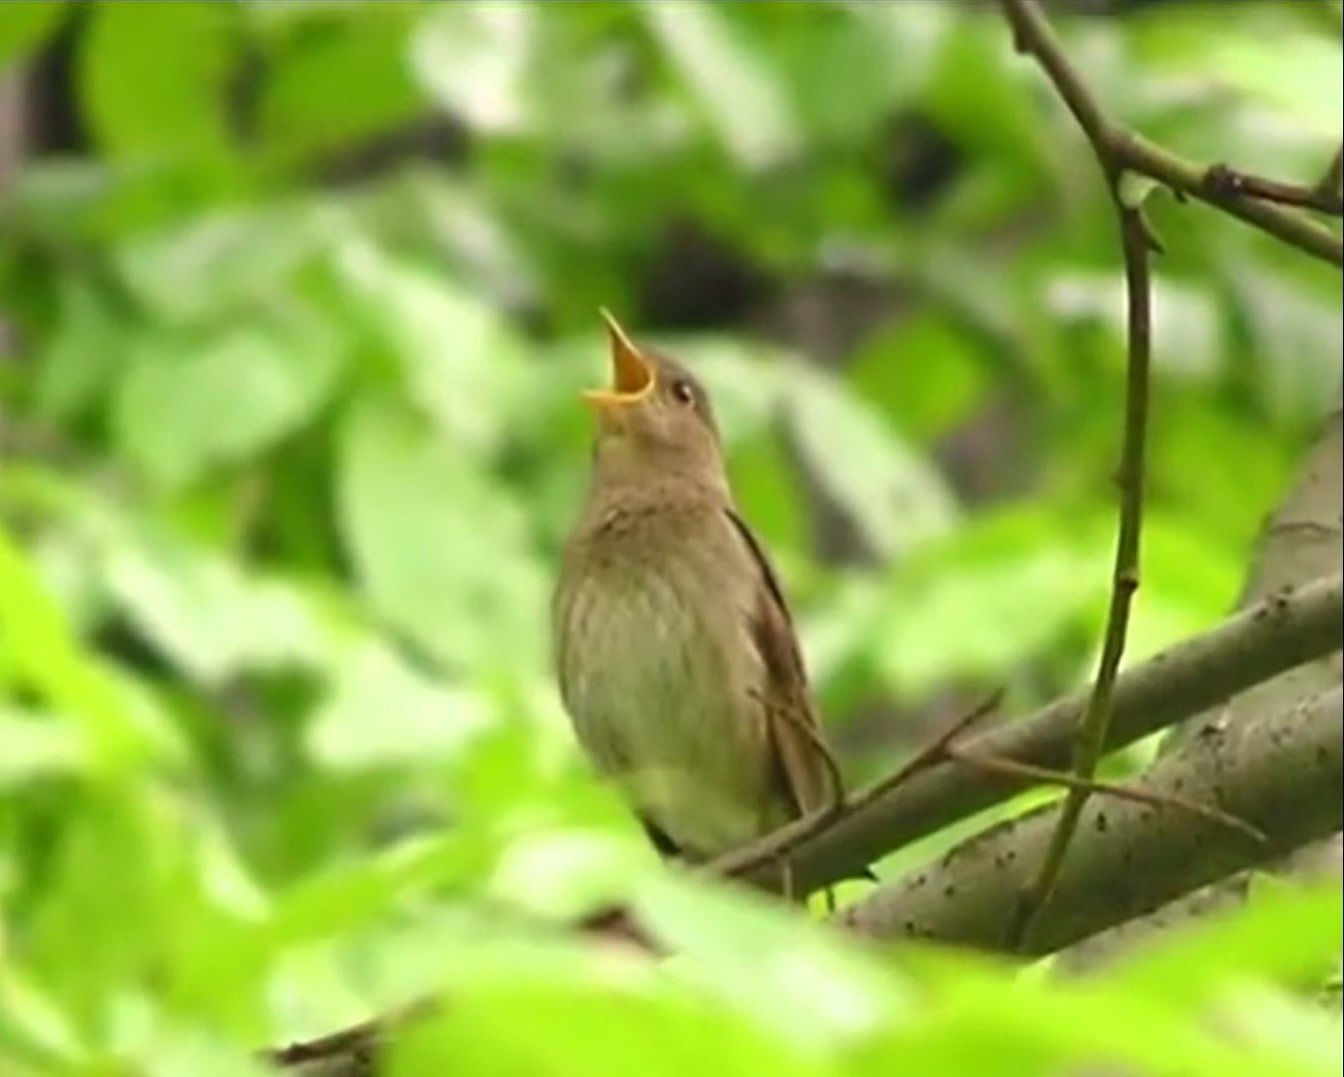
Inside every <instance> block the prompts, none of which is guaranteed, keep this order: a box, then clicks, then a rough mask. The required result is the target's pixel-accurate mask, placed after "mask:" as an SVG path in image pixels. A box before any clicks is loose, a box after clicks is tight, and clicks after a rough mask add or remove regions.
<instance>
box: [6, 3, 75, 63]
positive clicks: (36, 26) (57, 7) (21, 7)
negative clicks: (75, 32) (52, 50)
mask: <svg viewBox="0 0 1344 1077" xmlns="http://www.w3.org/2000/svg"><path fill="white" fill-rule="evenodd" d="M66 14H67V12H66V9H65V5H64V4H61V3H57V2H55V0H18V2H14V3H7V4H5V5H4V6H3V7H0V72H3V71H4V69H5V68H6V66H8V64H9V62H10V61H11V60H18V61H23V60H24V59H26V58H27V57H28V54H30V53H32V52H34V51H36V50H37V49H38V48H39V47H41V45H42V42H43V41H44V39H45V38H46V37H47V35H48V34H50V33H51V32H52V30H53V29H54V28H55V26H56V25H57V23H59V22H60V20H61V18H62V17H63V16H65V15H66Z"/></svg>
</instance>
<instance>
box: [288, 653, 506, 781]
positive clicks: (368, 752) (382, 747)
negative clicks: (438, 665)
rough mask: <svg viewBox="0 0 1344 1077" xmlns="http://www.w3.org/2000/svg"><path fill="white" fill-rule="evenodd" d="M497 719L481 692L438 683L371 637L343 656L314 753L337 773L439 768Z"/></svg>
mask: <svg viewBox="0 0 1344 1077" xmlns="http://www.w3.org/2000/svg"><path fill="white" fill-rule="evenodd" d="M493 718H494V714H493V711H492V708H491V706H490V704H489V701H488V700H487V699H486V698H485V697H484V696H483V695H482V694H481V693H479V692H475V691H472V690H471V689H468V688H464V687H449V686H446V685H442V684H436V683H435V682H433V681H431V680H430V679H429V678H427V677H425V676H423V675H421V674H419V673H417V672H416V671H415V670H414V669H412V668H411V667H410V666H409V665H408V664H407V663H406V662H405V661H403V660H402V659H401V658H400V657H399V656H398V655H397V654H396V652H395V651H393V650H392V649H391V648H389V647H387V646H386V645H383V644H380V643H377V642H375V641H372V640H369V641H366V642H363V643H360V644H357V645H355V646H353V647H352V648H350V650H349V653H346V654H343V655H341V656H340V657H339V658H338V660H337V667H336V674H335V677H334V678H333V683H332V685H331V689H330V694H329V695H328V697H327V698H326V699H325V700H324V702H323V703H322V704H321V705H320V706H319V707H318V710H317V713H316V714H314V716H313V718H312V721H311V724H310V725H309V728H308V745H309V752H310V753H311V754H312V756H313V757H314V759H315V760H316V761H317V762H319V763H320V764H321V765H323V766H325V767H328V768H330V769H333V770H345V769H352V768H361V767H378V766H403V767H414V766H416V765H426V766H432V765H435V764H437V763H441V762H442V761H443V760H444V759H445V758H451V757H452V756H453V755H455V754H457V753H458V752H460V751H462V750H463V748H465V747H466V746H468V745H469V744H470V743H471V742H472V741H473V740H474V739H475V738H476V736H477V735H478V734H480V733H481V732H482V731H483V730H485V729H487V728H488V727H489V726H490V725H491V724H492V720H493Z"/></svg>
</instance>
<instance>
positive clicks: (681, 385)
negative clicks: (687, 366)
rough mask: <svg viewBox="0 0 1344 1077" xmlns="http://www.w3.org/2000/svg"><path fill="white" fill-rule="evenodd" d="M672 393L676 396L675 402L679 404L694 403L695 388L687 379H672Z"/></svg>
mask: <svg viewBox="0 0 1344 1077" xmlns="http://www.w3.org/2000/svg"><path fill="white" fill-rule="evenodd" d="M672 395H673V396H674V397H676V398H677V402H678V403H680V404H694V403H695V388H694V387H693V386H692V385H691V383H690V382H688V381H685V380H680V381H674V382H673V383H672Z"/></svg>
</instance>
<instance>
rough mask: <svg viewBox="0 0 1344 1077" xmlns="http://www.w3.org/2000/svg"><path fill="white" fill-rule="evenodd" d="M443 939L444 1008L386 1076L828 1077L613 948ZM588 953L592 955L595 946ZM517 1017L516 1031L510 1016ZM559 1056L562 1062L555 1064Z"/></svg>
mask: <svg viewBox="0 0 1344 1077" xmlns="http://www.w3.org/2000/svg"><path fill="white" fill-rule="evenodd" d="M479 934H480V932H479V931H478V932H477V939H476V940H474V941H468V940H467V939H463V940H461V941H458V942H456V944H455V945H454V944H452V943H451V942H445V944H444V945H442V946H441V948H440V952H439V954H438V955H437V956H438V959H439V960H440V961H441V962H442V964H441V966H440V967H442V968H444V969H447V970H450V971H449V972H448V974H447V976H446V977H445V979H446V987H447V990H448V992H449V993H450V995H451V998H452V1004H451V1005H448V1006H444V1007H443V1008H442V1009H441V1010H439V1011H437V1012H436V1013H435V1014H434V1015H432V1016H431V1017H430V1018H428V1019H427V1020H425V1021H423V1022H416V1023H415V1024H414V1025H412V1026H410V1027H408V1029H407V1030H406V1034H405V1035H404V1036H403V1037H400V1038H399V1042H397V1043H396V1044H394V1045H393V1049H392V1052H391V1058H390V1066H389V1073H390V1074H392V1075H394V1077H395V1075H409V1074H423V1073H438V1072H443V1071H444V1070H445V1068H447V1069H451V1070H452V1072H454V1073H455V1074H466V1075H474V1074H479V1075H485V1074H498V1073H510V1074H519V1075H520V1077H522V1075H532V1074H535V1075H537V1077H540V1075H542V1074H551V1073H555V1072H557V1066H559V1067H560V1068H561V1069H563V1070H564V1071H565V1072H573V1073H582V1074H584V1075H586V1077H603V1075H611V1077H617V1075H620V1077H625V1075H627V1074H631V1073H638V1074H641V1075H643V1074H649V1075H651V1077H656V1075H661V1074H666V1075H668V1077H671V1075H673V1074H684V1073H713V1074H716V1075H718V1074H722V1075H724V1077H733V1075H741V1077H747V1075H752V1077H755V1075H757V1074H760V1073H770V1074H778V1075H782V1077H795V1075H820V1074H824V1073H827V1072H830V1071H829V1069H828V1068H827V1067H826V1066H824V1064H823V1063H822V1061H821V1060H819V1059H816V1058H814V1057H809V1056H808V1055H806V1054H804V1053H802V1052H798V1051H796V1050H791V1049H790V1048H789V1047H788V1046H787V1045H785V1044H783V1043H780V1042H778V1041H776V1040H774V1039H773V1038H772V1037H770V1036H769V1035H767V1034H765V1033H763V1032H761V1031H760V1030H758V1029H757V1028H755V1027H753V1025H752V1024H751V1023H750V1022H749V1021H747V1020H744V1019H743V1018H742V1017H741V1016H739V1015H738V1014H736V1013H735V1012H733V1011H732V1010H730V1009H728V1008H726V1007H724V1006H722V1005H720V1004H717V1003H716V1002H715V1001H714V1000H713V999H711V998H709V997H707V996H706V995H704V994H703V993H699V992H695V991H692V990H688V989H687V988H685V987H681V986H679V985H678V984H677V983H676V982H675V980H673V979H670V978H667V977H662V976H658V975H655V974H654V973H653V972H651V971H650V970H649V969H648V968H642V967H641V965H640V963H638V962H635V961H631V960H629V959H622V957H621V955H609V954H603V953H602V952H601V950H600V948H589V950H588V952H585V949H584V948H583V947H581V946H579V945H577V944H569V945H558V944H556V943H553V942H550V943H548V942H546V941H544V940H542V939H536V940H529V941H510V940H499V941H487V940H481V939H480V938H479ZM594 950H596V952H594ZM519 1014H525V1015H526V1024H527V1029H526V1034H525V1035H519V1033H518V1015H519ZM559 1060H563V1062H561V1061H559Z"/></svg>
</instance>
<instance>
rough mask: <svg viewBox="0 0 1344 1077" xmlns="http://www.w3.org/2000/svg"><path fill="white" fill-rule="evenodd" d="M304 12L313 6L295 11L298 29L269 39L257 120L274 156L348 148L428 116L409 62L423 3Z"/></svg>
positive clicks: (330, 7)
mask: <svg viewBox="0 0 1344 1077" xmlns="http://www.w3.org/2000/svg"><path fill="white" fill-rule="evenodd" d="M256 6H259V7H262V8H265V7H283V6H285V5H256ZM299 7H301V8H308V9H310V10H309V11H306V12H300V13H296V14H298V15H299V19H300V20H301V21H300V23H299V25H296V26H293V27H283V26H281V27H277V28H276V29H277V30H278V31H279V32H276V33H270V34H268V35H266V36H267V37H268V39H269V40H268V41H267V47H266V48H265V53H266V61H267V63H268V71H269V77H268V78H267V79H266V80H265V82H264V84H263V88H262V91H261V96H260V100H259V102H258V110H257V123H258V127H259V129H260V134H261V136H262V138H263V139H264V140H265V142H266V144H267V146H268V147H269V148H270V149H271V151H272V152H275V153H278V154H280V155H282V156H284V157H289V156H291V155H299V154H304V153H308V152H312V151H331V150H339V149H344V148H345V146H346V145H348V144H349V143H350V142H351V141H353V140H355V139H358V138H360V137H363V136H367V135H369V134H371V133H374V132H377V131H379V130H381V129H384V128H389V127H392V126H393V125H394V124H398V123H401V122H403V121H406V120H408V119H410V118H412V117H414V116H415V115H416V114H417V113H419V112H422V111H423V102H422V99H421V98H420V95H419V94H417V93H416V90H415V86H414V84H413V83H412V81H411V78H410V70H409V64H408V61H407V48H408V42H409V39H410V37H411V34H412V31H413V28H414V26H415V21H416V20H417V19H418V18H420V17H421V8H420V6H419V5H417V4H390V5H389V4H345V3H339V4H327V5H315V4H303V5H299ZM351 87H358V88H359V89H358V92H357V93H352V92H350V88H351Z"/></svg>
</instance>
